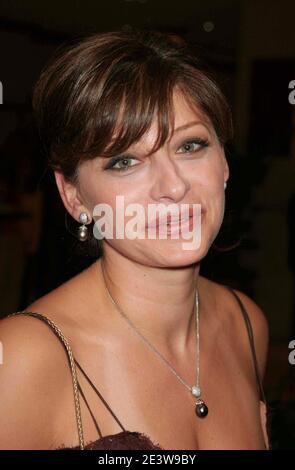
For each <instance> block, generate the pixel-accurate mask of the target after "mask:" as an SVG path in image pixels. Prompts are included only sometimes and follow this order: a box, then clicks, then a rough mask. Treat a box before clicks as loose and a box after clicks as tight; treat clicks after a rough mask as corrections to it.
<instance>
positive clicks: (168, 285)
mask: <svg viewBox="0 0 295 470" xmlns="http://www.w3.org/2000/svg"><path fill="white" fill-rule="evenodd" d="M94 265H95V270H96V271H98V273H99V275H100V276H101V280H102V283H103V284H104V287H105V294H106V302H107V304H108V311H111V312H112V314H111V318H112V322H113V321H115V322H117V321H118V322H122V321H123V322H125V323H127V322H126V320H125V319H123V318H120V317H121V315H120V313H119V312H118V310H117V308H116V306H115V305H114V304H113V303H112V301H111V299H110V297H109V295H108V292H107V290H108V291H109V292H110V294H111V296H112V297H113V299H114V300H115V302H116V303H117V304H118V306H119V307H120V309H121V310H122V311H123V312H124V313H125V314H126V316H127V317H128V318H129V319H130V320H131V322H132V323H133V324H134V325H135V326H136V328H137V329H138V330H139V332H140V333H142V334H143V335H144V336H145V337H146V338H147V339H148V340H150V341H151V342H153V341H154V344H155V345H158V346H160V345H161V347H162V349H164V350H165V349H166V350H167V351H169V352H171V354H174V355H182V354H185V353H186V351H187V349H188V347H189V344H194V343H195V319H196V289H197V286H198V280H199V264H192V265H190V266H185V267H177V268H175V267H173V268H166V267H165V268H159V267H152V266H147V265H142V264H139V263H137V262H135V261H133V260H130V259H128V258H126V257H124V256H122V255H120V254H119V253H117V252H115V251H114V250H111V251H108V253H107V255H106V254H104V256H103V258H101V259H100V260H98V261H97V262H96V263H94ZM106 286H107V288H106ZM198 290H199V289H198ZM199 305H200V301H199ZM135 334H136V333H135Z"/></svg>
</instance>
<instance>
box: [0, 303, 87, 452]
mask: <svg viewBox="0 0 295 470" xmlns="http://www.w3.org/2000/svg"><path fill="white" fill-rule="evenodd" d="M14 315H30V316H32V317H35V318H38V319H39V320H42V321H44V322H45V323H46V324H47V325H48V326H49V327H50V328H51V330H52V331H53V333H54V334H55V335H56V336H57V337H58V338H59V339H60V340H61V342H62V344H63V346H64V349H65V351H66V353H67V357H68V360H69V364H70V369H71V374H72V381H73V389H74V401H75V412H76V421H77V428H78V438H79V446H80V450H84V447H85V444H84V436H83V427H82V418H81V407H80V400H79V392H78V387H79V388H80V385H79V383H78V380H77V372H76V366H75V360H74V357H73V353H72V350H71V348H70V345H69V342H68V340H67V339H66V338H65V336H64V335H63V333H62V332H61V330H60V329H59V327H58V326H57V325H56V324H55V323H54V322H53V321H52V320H50V319H49V318H48V317H46V316H45V315H43V314H42V313H36V312H26V311H24V310H22V311H18V312H13V313H10V314H9V315H7V316H6V317H5V318H8V317H11V316H14ZM80 391H81V388H80Z"/></svg>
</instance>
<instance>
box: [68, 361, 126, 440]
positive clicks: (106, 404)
mask: <svg viewBox="0 0 295 470" xmlns="http://www.w3.org/2000/svg"><path fill="white" fill-rule="evenodd" d="M75 362H76V365H77V366H78V367H79V369H80V370H81V372H82V373H83V375H84V376H85V377H86V379H87V380H88V382H89V383H90V385H91V386H92V388H93V389H94V391H95V392H96V393H97V395H98V396H99V398H100V399H101V401H102V402H103V404H104V405H105V407H106V408H107V409H108V410H109V412H110V413H111V415H112V416H113V417H114V419H115V420H116V421H117V423H118V424H119V426H120V427H121V428H122V430H123V431H126V429H125V428H124V426H123V425H122V423H121V422H120V421H119V419H118V418H117V416H116V415H115V413H114V412H113V410H112V409H111V408H110V406H109V405H108V403H107V402H106V401H105V399H104V398H103V396H102V394H101V393H100V392H99V391H98V390H97V388H96V386H95V385H94V383H93V382H92V381H91V380H90V378H89V377H88V375H87V374H86V372H85V371H84V370H83V369H82V367H81V365H80V364H79V362H78V361H77V360H76V359H75ZM85 401H86V400H85ZM88 409H89V411H90V408H89V407H88ZM90 413H91V416H92V418H93V420H94V422H95V423H96V420H95V418H94V416H93V414H92V412H91V411H90ZM96 424H97V423H96ZM97 426H98V425H97ZM98 432H99V434H100V436H101V433H100V431H98ZM101 437H102V436H101Z"/></svg>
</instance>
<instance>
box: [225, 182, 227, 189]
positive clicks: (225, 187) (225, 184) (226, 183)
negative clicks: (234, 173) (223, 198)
mask: <svg viewBox="0 0 295 470" xmlns="http://www.w3.org/2000/svg"><path fill="white" fill-rule="evenodd" d="M226 185H227V183H226V181H225V182H224V189H225V188H226Z"/></svg>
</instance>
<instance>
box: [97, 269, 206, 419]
mask: <svg viewBox="0 0 295 470" xmlns="http://www.w3.org/2000/svg"><path fill="white" fill-rule="evenodd" d="M101 268H102V274H103V278H104V283H105V287H106V290H107V293H108V295H109V297H110V299H111V301H112V303H113V304H114V305H115V307H116V309H117V310H118V312H119V313H120V314H121V315H122V317H123V318H125V320H126V321H127V322H128V324H129V325H130V326H131V328H133V330H134V331H135V332H136V333H137V334H138V335H139V336H140V337H141V339H143V341H144V342H145V343H146V344H147V345H148V346H149V347H150V348H151V349H152V350H153V351H154V352H155V353H156V354H157V355H158V357H160V359H162V360H163V361H164V362H165V363H166V364H167V366H168V367H169V369H170V370H171V372H173V374H174V375H175V376H176V377H177V378H178V380H180V382H181V383H182V384H183V385H184V386H185V387H186V388H187V389H188V390H189V391H190V392H191V394H192V395H193V396H194V397H196V398H197V401H196V402H195V413H196V415H197V416H199V417H200V418H204V417H205V416H207V414H208V407H207V405H206V403H205V402H204V400H202V399H201V388H200V379H199V376H200V336H199V293H198V289H197V291H196V339H197V341H196V343H197V361H196V362H197V380H196V384H195V385H193V386H192V387H190V386H189V385H188V384H187V382H186V381H185V380H183V379H182V378H181V377H180V376H179V374H178V373H177V372H176V370H175V369H174V367H173V366H172V365H171V364H170V363H169V362H168V361H167V359H165V357H164V356H163V355H162V354H161V353H160V352H159V351H158V350H157V349H156V348H155V347H154V346H153V345H152V344H151V343H150V342H149V341H148V340H147V338H145V337H144V336H143V335H142V333H140V331H139V330H138V329H137V328H136V326H135V325H134V324H133V323H132V321H131V320H130V319H129V318H128V317H127V315H126V313H124V312H123V310H122V309H121V308H120V306H119V305H118V304H117V302H116V301H115V300H114V298H113V297H112V295H111V293H110V291H109V289H108V286H107V282H106V277H105V271H104V267H103V260H101Z"/></svg>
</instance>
